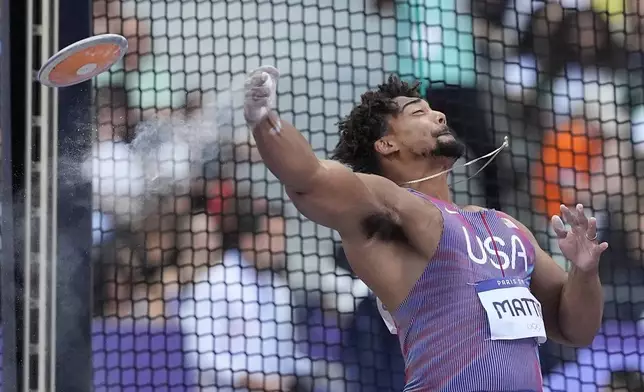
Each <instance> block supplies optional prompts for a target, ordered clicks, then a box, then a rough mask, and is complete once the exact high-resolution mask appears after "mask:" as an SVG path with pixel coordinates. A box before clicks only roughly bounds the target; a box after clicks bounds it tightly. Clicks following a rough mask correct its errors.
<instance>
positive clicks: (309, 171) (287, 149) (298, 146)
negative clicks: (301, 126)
mask: <svg viewBox="0 0 644 392" xmlns="http://www.w3.org/2000/svg"><path fill="white" fill-rule="evenodd" d="M277 121H278V117H277V115H276V114H274V113H272V114H270V115H269V116H266V118H264V120H262V121H261V122H260V123H259V124H258V125H257V126H256V127H255V128H254V129H253V135H254V136H255V141H256V142H257V148H258V149H259V153H260V155H261V156H262V159H263V161H264V163H265V164H266V166H267V167H268V169H269V170H270V171H271V172H272V173H273V174H274V175H275V176H276V177H277V178H278V179H279V180H280V181H281V182H282V184H284V186H286V187H287V188H289V189H291V190H293V191H295V192H299V193H304V192H306V191H308V190H309V189H310V187H311V184H312V181H313V179H314V177H315V174H316V173H317V171H318V170H319V169H320V168H321V164H320V161H319V159H318V158H317V157H316V156H315V153H314V152H313V150H312V149H311V146H310V145H309V142H308V141H307V140H306V139H305V138H304V136H302V134H301V133H300V132H299V131H298V130H297V129H295V127H293V125H291V124H289V123H287V122H286V121H284V120H279V121H281V131H280V133H275V132H273V131H271V129H272V128H273V127H274V124H276V123H277Z"/></svg>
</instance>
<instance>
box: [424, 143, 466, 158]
mask: <svg viewBox="0 0 644 392" xmlns="http://www.w3.org/2000/svg"><path fill="white" fill-rule="evenodd" d="M464 154H465V144H464V143H463V142H461V141H460V140H458V139H456V138H454V139H450V140H437V141H436V147H434V149H433V150H432V151H430V155H431V156H432V157H436V158H450V159H453V160H454V161H456V160H457V159H459V158H461V157H462V156H463V155H464Z"/></svg>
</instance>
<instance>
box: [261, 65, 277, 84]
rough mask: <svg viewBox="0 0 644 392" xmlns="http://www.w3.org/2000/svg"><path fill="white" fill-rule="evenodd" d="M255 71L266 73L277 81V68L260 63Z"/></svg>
mask: <svg viewBox="0 0 644 392" xmlns="http://www.w3.org/2000/svg"><path fill="white" fill-rule="evenodd" d="M255 71H256V72H259V73H267V74H268V75H269V76H270V77H271V78H273V80H275V81H277V80H278V79H279V78H280V71H279V70H278V69H277V68H275V67H273V66H270V65H262V66H261V67H259V68H257V69H256V70H255Z"/></svg>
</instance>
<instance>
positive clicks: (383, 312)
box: [376, 297, 398, 335]
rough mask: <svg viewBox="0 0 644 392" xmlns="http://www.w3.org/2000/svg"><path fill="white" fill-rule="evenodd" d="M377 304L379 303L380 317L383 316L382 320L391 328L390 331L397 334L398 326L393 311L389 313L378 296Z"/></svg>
mask: <svg viewBox="0 0 644 392" xmlns="http://www.w3.org/2000/svg"><path fill="white" fill-rule="evenodd" d="M376 304H377V305H378V313H380V317H382V320H383V321H384V322H385V325H386V326H387V328H388V329H389V332H391V333H392V334H394V335H395V334H397V333H398V329H397V328H396V323H395V322H394V318H393V317H392V316H391V313H389V311H388V310H387V308H386V307H385V305H384V304H383V303H382V301H381V300H380V298H378V297H376Z"/></svg>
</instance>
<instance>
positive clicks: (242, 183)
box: [0, 0, 644, 392]
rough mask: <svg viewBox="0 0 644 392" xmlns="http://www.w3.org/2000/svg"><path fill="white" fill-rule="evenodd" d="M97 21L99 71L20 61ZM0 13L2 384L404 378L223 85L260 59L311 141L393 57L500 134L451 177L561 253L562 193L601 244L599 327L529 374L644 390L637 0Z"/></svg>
mask: <svg viewBox="0 0 644 392" xmlns="http://www.w3.org/2000/svg"><path fill="white" fill-rule="evenodd" d="M107 32H110V33H117V34H121V35H123V36H125V37H126V38H128V40H129V45H130V49H129V52H128V54H127V55H126V57H125V58H124V60H123V61H122V62H121V63H119V64H118V65H117V66H115V67H114V68H113V69H112V70H111V71H110V72H109V73H106V74H104V75H101V76H100V77H98V78H96V79H95V80H93V81H92V83H86V84H83V85H80V86H74V87H70V88H65V89H60V90H52V89H48V88H45V87H42V86H40V85H39V84H37V83H35V82H33V73H34V72H35V71H36V70H37V69H39V68H40V66H41V64H42V62H43V61H44V60H45V59H46V58H48V57H49V56H50V55H51V54H53V53H54V52H56V51H57V50H58V49H60V48H62V47H64V46H66V45H68V44H70V43H72V42H75V41H77V40H80V39H82V38H85V37H87V36H89V35H92V34H102V33H107ZM0 33H1V35H0V45H1V46H0V73H1V82H0V112H1V116H0V127H1V129H2V136H1V137H2V139H0V142H1V146H2V150H1V154H2V175H1V177H0V181H1V185H2V196H1V198H2V205H1V210H0V214H1V217H2V226H1V228H0V229H1V231H0V241H1V245H2V252H3V255H2V263H1V264H0V273H1V276H2V278H1V280H0V289H1V290H2V293H1V297H0V301H1V303H2V306H1V318H2V329H1V332H2V350H0V352H1V353H2V358H3V359H2V372H1V379H0V380H1V381H0V383H1V388H2V391H4V392H13V391H23V390H27V388H29V389H30V390H37V391H65V392H73V391H88V390H91V389H92V388H93V389H94V390H96V391H105V392H108V391H196V390H204V391H231V390H245V389H253V390H260V391H274V390H283V391H333V392H336V391H337V392H341V391H400V390H401V389H402V386H403V381H404V372H403V371H404V368H403V363H402V357H401V355H400V352H399V348H398V344H397V341H396V339H395V337H394V336H392V335H390V334H389V333H388V331H387V330H386V327H385V325H384V323H383V322H382V320H381V319H380V316H379V315H378V312H377V309H376V306H375V298H374V297H373V296H372V295H371V294H370V293H369V290H368V289H367V288H366V286H365V285H364V284H363V283H362V282H360V281H359V280H357V279H356V278H355V276H354V275H353V274H352V272H351V270H350V268H349V266H348V264H347V262H346V260H345V258H344V255H343V252H342V249H341V246H340V244H339V242H338V237H337V235H335V234H334V233H332V232H331V231H330V230H327V229H325V228H322V227H319V226H316V225H314V224H312V223H311V222H309V221H307V220H305V219H304V218H303V217H302V216H300V215H298V214H297V212H296V211H295V210H294V208H293V206H292V205H291V204H290V202H289V201H288V199H287V197H286V195H285V193H284V192H283V190H282V189H281V187H280V185H279V183H278V182H277V181H276V179H275V178H274V177H273V176H272V175H271V174H270V173H269V172H268V171H267V170H266V168H265V167H264V166H263V164H262V162H261V159H260V158H259V156H258V154H257V151H256V150H255V148H254V146H253V141H252V139H251V137H250V136H249V134H248V132H247V130H246V129H245V126H244V124H243V116H242V115H241V112H240V110H239V109H240V100H239V99H238V97H237V95H238V94H237V93H236V92H235V88H238V87H239V82H240V81H243V76H244V74H245V73H246V72H247V71H249V70H251V69H253V68H255V67H257V66H259V65H260V64H273V65H275V66H276V67H278V68H279V69H280V71H281V72H282V75H283V76H282V79H281V81H280V85H279V98H278V99H279V103H278V109H279V112H280V114H281V115H282V116H284V117H285V118H287V119H289V120H290V121H292V122H294V124H295V125H296V126H297V127H298V128H299V129H301V130H302V131H303V132H304V133H305V135H306V136H307V137H308V138H309V140H310V142H311V144H312V145H313V147H314V149H315V151H316V153H318V154H319V156H325V155H326V154H328V153H329V152H330V151H331V150H332V148H333V147H334V146H335V143H336V141H337V130H336V126H335V124H336V122H337V121H338V120H339V118H340V117H341V116H344V115H346V114H348V112H349V111H350V109H351V107H352V105H353V104H354V103H355V102H356V101H357V100H358V99H359V95H360V94H361V93H362V92H364V91H365V90H366V89H368V88H373V87H375V86H377V85H378V84H379V83H381V82H382V81H384V79H385V78H386V76H387V75H388V74H390V73H392V72H396V73H399V74H400V75H401V76H403V77H405V78H410V79H411V78H419V79H420V80H422V81H423V91H426V96H427V98H428V100H429V102H430V104H431V105H432V106H433V107H434V108H435V109H439V110H442V111H444V112H445V113H446V114H447V116H448V118H449V120H450V122H451V124H452V126H453V127H454V128H455V130H456V131H457V132H458V134H459V136H460V137H462V138H463V139H464V140H465V141H466V142H468V146H469V158H470V159H471V158H475V157H478V156H480V155H483V154H485V153H488V152H489V151H491V150H493V149H494V148H496V147H497V146H498V145H500V144H501V142H502V141H503V137H504V136H509V138H510V141H511V148H510V149H509V150H506V152H504V153H503V154H501V155H500V156H499V158H497V160H496V161H495V164H494V165H490V166H489V167H488V168H487V169H486V170H485V171H484V172H483V173H482V174H480V175H478V176H477V177H476V178H474V179H471V180H469V181H464V180H465V179H467V178H468V177H469V176H470V175H472V174H474V172H475V171H476V170H478V168H477V167H471V168H470V169H469V170H467V171H466V170H456V171H455V172H454V174H453V176H452V178H451V181H453V183H454V185H453V191H454V199H455V201H456V202H457V203H460V204H480V205H487V206H489V207H494V208H501V209H503V210H504V211H506V212H508V213H510V214H512V215H514V216H516V217H517V218H518V219H520V220H521V221H522V222H523V223H524V224H526V225H527V226H528V227H530V228H531V229H532V230H533V231H534V232H535V234H536V235H537V237H538V239H539V241H540V242H541V244H542V246H543V247H544V249H547V250H550V251H551V252H552V253H553V255H554V256H555V258H556V259H557V260H558V261H560V262H561V263H562V265H564V266H566V262H565V260H562V259H561V257H559V256H558V249H557V245H556V241H554V237H553V236H552V233H551V232H550V231H549V229H548V226H547V222H548V217H549V216H550V215H551V214H553V213H555V212H556V211H557V210H558V205H559V204H560V203H568V204H572V203H576V202H581V203H583V204H584V205H586V206H588V208H589V210H590V211H589V212H592V213H594V214H595V216H597V217H598V220H599V222H600V226H601V236H602V237H603V238H604V239H605V240H608V241H609V242H610V244H611V248H610V251H609V252H607V254H606V256H605V260H604V262H603V263H602V267H601V276H602V282H603V284H604V287H605V298H606V307H605V311H604V318H605V321H604V325H603V328H602V330H601V333H600V334H599V335H598V336H597V338H596V339H595V342H594V343H593V345H592V346H591V347H589V348H586V349H579V350H573V349H566V348H562V347H560V346H558V345H556V344H554V343H547V344H545V345H543V346H542V347H541V350H540V351H541V362H542V367H543V376H544V389H545V390H548V391H572V392H574V391H644V266H643V264H642V263H643V254H642V251H643V250H644V217H643V216H642V208H644V204H643V203H642V201H643V200H642V195H644V182H642V181H643V178H644V172H643V171H644V165H643V164H644V90H643V88H642V78H643V72H644V64H643V62H642V60H643V50H644V3H642V2H640V1H638V0H551V1H547V2H544V1H533V0H380V1H376V0H373V1H372V0H366V1H365V0H360V1H358V0H353V1H349V0H273V1H268V0H255V1H250V0H209V1H203V0H94V1H91V0H56V1H47V0H45V1H39V0H25V1H24V2H10V1H9V0H2V1H1V2H0ZM231 89H232V90H231ZM186 132H187V133H186ZM177 134H180V135H179V136H182V135H183V136H182V137H183V138H181V137H179V140H177ZM186 135H200V136H199V137H196V138H195V137H189V136H186ZM203 135H205V136H203ZM150 173H152V174H150ZM155 173H156V174H155ZM150 180H152V183H150Z"/></svg>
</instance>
